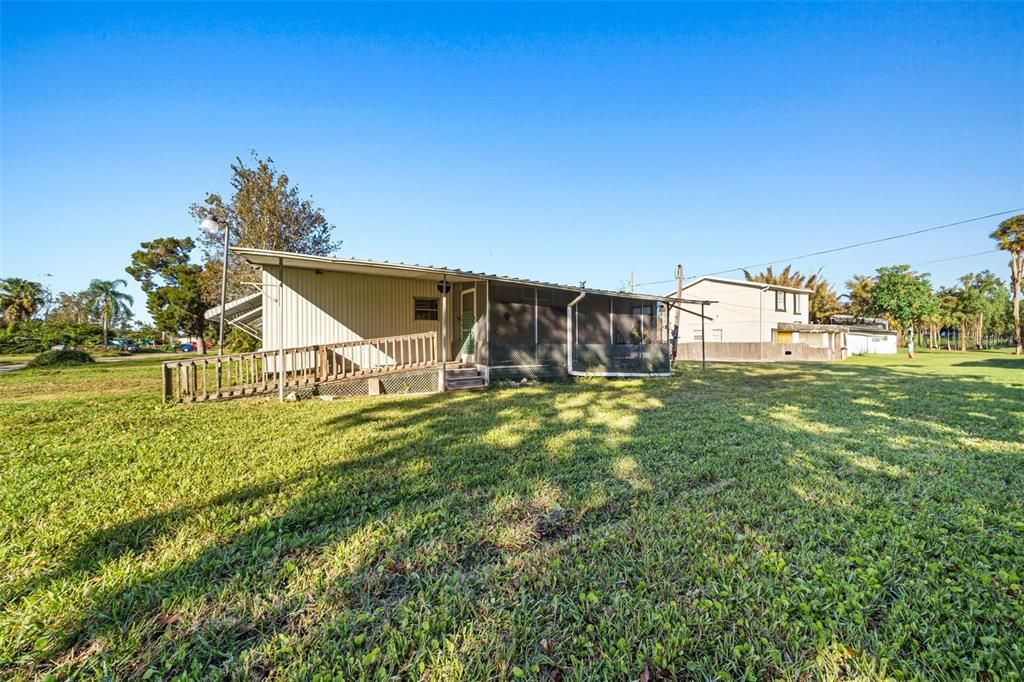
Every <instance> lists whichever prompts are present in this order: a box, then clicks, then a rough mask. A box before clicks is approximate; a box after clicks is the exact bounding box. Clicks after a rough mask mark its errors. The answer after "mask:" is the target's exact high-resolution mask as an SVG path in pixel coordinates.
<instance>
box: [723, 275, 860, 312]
mask: <svg viewBox="0 0 1024 682" xmlns="http://www.w3.org/2000/svg"><path fill="white" fill-rule="evenodd" d="M743 276H744V277H745V278H746V280H747V281H748V282H761V283H762V284H774V285H776V286H781V287H793V288H795V289H810V290H811V295H810V297H809V298H810V305H809V309H808V311H807V312H808V315H809V317H810V320H811V321H812V322H823V321H825V320H827V319H828V318H829V317H831V316H832V315H835V314H836V313H838V312H839V311H840V310H841V309H842V305H841V304H840V303H839V299H838V298H837V297H836V292H834V291H833V290H832V285H831V284H829V283H828V281H827V280H826V279H825V278H824V277H822V276H821V270H818V271H817V272H815V273H814V274H813V275H809V276H808V275H804V274H803V273H801V272H800V271H799V270H793V266H792V265H787V266H786V267H785V268H783V269H782V272H780V273H778V274H776V273H775V272H774V271H773V270H772V266H770V265H769V266H768V267H767V268H766V269H765V270H763V271H762V272H759V273H757V274H756V275H752V274H750V273H749V272H748V271H746V270H744V271H743Z"/></svg>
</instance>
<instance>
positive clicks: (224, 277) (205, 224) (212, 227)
mask: <svg viewBox="0 0 1024 682" xmlns="http://www.w3.org/2000/svg"><path fill="white" fill-rule="evenodd" d="M199 227H201V228H203V230H204V231H205V232H206V233H207V234H210V235H214V234H217V231H218V230H220V229H221V224H220V223H219V222H217V219H216V218H214V217H212V216H208V217H206V218H203V221H202V222H201V223H199ZM230 234H231V228H230V227H228V225H226V224H225V225H224V263H223V264H222V265H221V271H220V332H219V333H218V335H217V355H224V305H225V304H226V303H227V296H228V236H229V235H230Z"/></svg>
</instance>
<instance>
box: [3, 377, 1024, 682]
mask: <svg viewBox="0 0 1024 682" xmlns="http://www.w3.org/2000/svg"><path fill="white" fill-rule="evenodd" d="M1021 398H1022V394H1021V391H1020V390H1019V389H1015V388H1012V387H1007V386H1005V385H1002V384H998V383H993V382H986V381H982V380H980V379H978V380H974V379H967V380H964V379H957V380H952V379H949V378H942V377H939V378H935V377H920V376H906V375H902V374H900V373H899V372H897V371H893V370H889V369H885V368H875V367H847V366H838V365H837V366H833V365H827V366H826V365H821V366H799V367H793V368H764V367H760V366H719V367H716V368H714V369H712V370H709V371H708V372H707V373H696V372H693V371H689V370H685V369H684V370H683V371H682V372H681V373H680V374H677V375H676V376H674V377H672V378H670V379H668V380H665V381H660V380H648V381H619V382H606V381H586V382H580V383H579V384H576V385H545V386H539V387H530V388H523V389H509V390H502V391H491V392H487V393H481V394H474V395H444V396H427V397H421V398H407V399H397V400H395V399H385V400H381V401H379V402H378V401H364V402H360V403H358V404H349V405H345V406H339V409H338V413H337V414H335V415H334V416H331V417H329V418H327V419H325V420H323V421H321V422H320V423H318V424H317V425H315V426H313V428H314V429H317V430H318V433H320V434H322V437H323V439H324V442H327V443H336V442H338V441H337V440H336V439H337V437H338V434H344V437H343V440H342V441H341V442H342V443H343V444H344V446H345V451H344V452H329V453H328V452H321V453H311V460H313V461H319V462H321V463H317V464H311V465H310V466H308V467H306V468H305V469H303V470H301V471H300V472H298V473H296V474H294V475H293V476H290V477H287V478H285V479H282V480H275V481H270V482H267V483H264V484H257V485H249V486H243V487H240V488H239V489H237V490H235V491H232V492H230V493H227V494H224V495H219V496H215V497H213V498H211V499H210V500H208V501H205V502H199V503H195V504H190V505H184V506H182V507H180V508H178V509H174V510H171V511H168V512H162V513H159V514H154V515H151V516H149V517H145V518H142V519H136V520H132V521H130V522H128V523H125V524H122V525H119V526H115V527H112V528H110V529H105V530H102V531H100V532H97V533H96V534H94V535H93V536H91V537H90V538H88V539H86V540H85V541H84V542H83V543H82V545H80V546H79V547H76V548H75V550H74V551H73V552H72V553H71V554H70V556H69V558H68V559H67V561H66V562H65V563H64V564H63V566H60V567H58V568H56V569H54V570H53V571H52V572H51V573H49V574H45V575H40V576H36V577H34V578H33V579H32V581H31V582H29V583H27V584H26V585H23V586H22V589H21V590H19V595H21V597H22V598H26V597H29V598H30V597H32V596H34V595H38V594H42V593H45V592H46V590H47V589H50V588H51V587H52V586H53V585H55V584H60V583H66V582H68V581H91V582H94V583H95V587H94V588H92V589H91V590H90V591H89V592H87V593H84V594H83V597H82V600H81V603H80V605H79V608H78V609H77V610H76V611H75V612H73V613H68V614H66V617H65V618H64V620H63V621H62V627H61V631H60V632H59V633H58V632H55V631H51V632H49V633H48V634H49V635H50V640H49V641H48V642H47V643H45V646H41V647H39V648H38V650H36V648H35V646H34V642H35V641H36V637H37V636H38V635H39V634H40V633H39V632H32V631H31V630H30V629H24V630H21V631H19V633H18V634H19V635H20V636H21V638H20V639H19V640H18V641H17V643H15V644H14V646H13V655H12V656H11V657H10V658H8V659H7V660H8V663H5V664H4V665H5V667H6V669H7V670H8V671H9V672H20V673H24V674H30V675H31V674H36V673H39V672H42V671H45V670H47V669H56V670H58V671H59V672H60V674H72V673H86V674H91V673H98V672H100V671H101V670H106V671H112V672H113V673H115V674H117V675H141V674H142V673H143V672H144V671H146V670H147V669H149V668H150V667H152V668H154V669H158V670H161V671H164V672H169V673H183V672H187V671H189V670H193V671H195V670H202V671H205V672H206V673H207V674H210V675H213V674H218V673H223V674H230V675H241V676H249V677H259V676H265V675H268V674H270V673H271V672H272V671H276V672H277V673H281V672H282V671H287V672H288V673H289V674H293V675H296V676H300V677H301V676H306V675H308V674H309V673H310V672H312V670H314V669H317V666H320V667H323V668H325V669H328V670H335V671H340V672H343V673H345V674H346V675H347V676H350V677H359V676H364V675H365V676H372V675H374V674H375V672H376V670H377V669H378V668H379V667H381V666H384V667H385V668H386V670H387V672H388V673H389V674H391V675H418V674H422V671H420V670H419V668H418V667H417V666H418V665H421V664H423V665H426V666H428V669H430V670H434V671H436V672H437V674H442V673H443V671H445V670H461V674H462V675H463V676H465V677H467V678H478V677H482V676H483V677H494V676H499V677H502V676H507V675H509V674H510V671H511V666H512V664H513V662H523V661H534V662H535V663H536V665H537V666H538V669H539V670H541V671H543V672H546V673H549V674H551V675H554V674H555V672H556V671H560V672H559V673H558V674H563V673H564V674H569V673H570V672H572V673H573V674H576V675H578V676H583V677H587V676H605V677H607V676H609V675H611V676H615V675H617V674H621V675H626V674H627V673H629V674H630V675H632V676H634V677H635V676H637V675H638V674H639V671H640V669H639V668H638V667H636V666H637V665H638V664H637V663H636V660H639V659H635V658H634V657H632V656H629V655H625V653H624V652H625V651H639V652H641V653H643V654H644V657H643V660H646V661H649V662H650V664H651V665H652V667H653V668H654V669H655V670H656V671H659V672H660V673H662V674H665V675H668V676H679V675H681V674H682V675H686V674H688V673H687V670H688V669H687V668H686V667H680V666H682V665H683V663H684V662H685V661H686V660H687V659H688V660H690V661H697V662H698V663H700V665H702V666H704V667H703V668H701V669H700V670H703V671H715V670H728V671H730V672H732V673H743V672H745V671H746V672H750V671H751V670H753V673H754V674H755V675H756V676H772V675H781V674H783V673H789V672H792V671H793V670H794V666H797V667H800V666H803V669H805V670H811V669H815V668H814V666H815V665H817V663H816V662H815V656H816V655H817V654H816V653H815V652H816V651H817V650H819V649H820V645H819V642H820V637H821V632H816V631H814V629H813V628H810V629H808V626H807V625H806V623H814V622H818V623H820V624H823V626H822V627H823V628H824V630H825V632H826V633H827V634H828V635H829V636H831V637H832V638H833V639H834V640H836V641H841V642H844V643H847V644H848V645H849V646H850V647H851V648H854V649H856V651H857V652H858V655H857V656H855V657H851V656H847V658H848V659H849V660H846V661H845V663H844V665H846V666H847V667H848V669H850V670H854V671H856V670H857V668H856V666H865V667H864V668H863V669H867V667H870V666H871V665H878V661H879V660H881V659H882V658H886V657H888V658H892V657H893V656H899V657H902V658H903V659H905V660H906V661H908V662H909V663H910V664H911V668H910V669H911V670H914V669H915V668H914V667H913V666H914V665H916V666H917V668H916V669H919V670H923V669H927V666H929V665H930V666H933V668H932V669H934V670H935V671H938V672H948V671H949V670H958V668H957V664H956V661H955V660H954V659H948V660H946V659H941V658H939V654H934V658H929V657H926V656H925V654H928V655H929V656H931V655H932V651H933V649H935V647H936V645H935V644H930V643H929V642H930V641H931V640H929V639H928V638H929V637H932V636H933V635H934V632H935V631H936V630H941V629H942V627H943V624H942V622H941V621H940V620H937V619H942V618H948V614H946V613H945V612H943V611H941V610H936V615H935V618H933V619H929V618H928V617H927V612H928V609H929V606H928V604H927V603H926V601H927V599H928V598H929V594H930V593H932V592H933V591H934V588H935V586H936V585H938V584H940V583H933V582H931V581H932V578H933V576H932V575H931V573H932V572H934V571H946V573H947V575H953V576H958V575H961V574H962V573H963V571H964V566H965V565H971V564H970V561H971V560H972V558H976V556H975V555H976V554H977V553H979V552H981V553H983V552H989V553H991V547H990V546H989V543H995V544H996V545H998V543H999V542H1002V540H1001V539H1000V538H985V537H980V536H978V535H977V533H972V532H970V531H969V528H970V524H971V523H972V520H976V519H977V518H981V517H984V518H990V519H992V518H996V517H998V514H996V513H995V512H993V511H992V507H993V505H997V504H999V503H1000V502H1002V503H1003V504H1006V503H1008V502H1010V501H1012V499H1013V492H1012V491H1013V490H1019V489H1021V486H1022V485H1024V481H1022V479H1021V474H1022V471H1021V466H1020V461H1019V458H1020V456H1021V453H1020V449H1019V447H1018V444H1019V442H1020V439H1019V436H1020V435H1021V431H1020V429H1021V423H1020V419H1021V412H1020V409H1021V408H1020V405H1021ZM964 406H967V407H970V408H971V409H969V410H968V409H962V408H964ZM282 409H294V410H296V411H301V410H303V409H306V406H303V405H297V406H291V407H289V408H282ZM310 411H311V413H312V412H313V410H312V409H310ZM295 428H309V424H308V423H307V424H301V425H296V427H295ZM225 437H226V438H227V437H230V434H227V433H226V434H225ZM280 437H281V438H284V439H286V438H288V437H289V434H287V433H281V434H280ZM332 447H333V446H332ZM339 458H340V459H339ZM324 460H326V461H324ZM971 469H973V470H977V471H980V472H981V473H982V474H984V475H981V476H974V475H968V474H967V473H965V472H967V471H968V470H971ZM282 495H287V496H289V497H288V498H287V499H284V500H282V499H280V498H281V496H282ZM1011 504H1012V502H1011ZM1018 508H1019V504H1018ZM267 509H269V510H270V511H269V512H267V511H266V510H267ZM936 509H941V510H942V511H943V512H945V518H943V519H938V518H937V517H936V516H935V511H936ZM213 512H219V513H222V514H223V513H225V512H227V518H229V519H230V524H229V530H230V532H229V533H228V534H227V535H226V536H225V537H223V538H221V539H219V540H218V541H216V542H211V543H209V544H207V545H206V546H205V547H203V548H202V549H200V550H199V551H198V552H193V553H191V554H189V555H188V556H187V558H185V559H181V560H178V561H176V562H172V561H168V560H166V558H165V559H164V560H163V561H162V562H159V563H158V564H157V565H158V566H159V568H155V569H149V570H138V572H137V573H135V574H132V575H130V576H123V575H118V574H116V573H114V571H113V569H112V567H114V566H116V565H117V564H118V563H119V562H125V561H127V562H129V563H132V562H136V561H138V560H140V559H145V558H147V557H148V558H150V559H153V558H154V557H153V555H154V554H155V553H157V552H158V548H159V547H160V546H161V543H162V542H165V541H167V540H168V539H169V538H172V537H174V536H176V535H180V534H182V533H187V532H188V529H189V528H190V527H191V525H192V523H193V521H194V519H196V518H198V517H203V516H204V515H209V514H211V513H213ZM997 520H998V519H997ZM999 522H1001V521H999ZM943 534H948V535H949V536H950V537H953V538H958V539H959V540H960V544H959V546H958V547H957V548H955V551H953V553H952V554H948V553H946V548H947V544H946V542H945V540H944V539H943ZM933 547H934V548H941V549H942V551H939V553H938V554H937V555H936V556H931V555H930V554H928V553H929V552H932V551H933ZM935 551H938V550H935ZM1001 551H1002V555H1001V556H1002V558H1001V559H999V562H1001V563H1000V565H1011V564H1012V562H1013V561H1014V560H1015V559H1017V558H1019V556H1017V555H1016V554H1015V552H1019V551H1020V550H1019V547H1017V546H1015V545H1009V546H1003V547H1002V549H1001ZM901 553H902V555H901ZM907 555H909V556H911V560H909V561H908V560H905V559H901V558H900V556H904V557H905V556H907ZM926 558H927V559H928V561H929V562H931V563H934V566H931V564H929V565H928V566H927V567H926V566H925V565H924V564H923V562H924V561H925V559H926ZM558 566H560V568H559V567H558ZM780 566H781V568H780ZM915 567H916V568H918V569H919V570H920V571H921V572H922V576H914V575H913V574H912V570H913V569H914V568H915ZM872 570H874V573H870V571H872ZM819 571H820V572H819ZM833 575H844V576H847V577H846V578H845V579H844V580H841V581H833V580H830V577H831V576H833ZM754 577H756V580H753V578H754ZM977 579H978V578H977V576H975V575H973V574H972V575H971V576H969V577H965V578H963V581H964V582H966V583H967V584H968V585H967V586H968V587H969V589H968V590H967V593H966V595H965V596H964V597H962V600H963V602H964V603H966V602H967V601H968V600H969V599H974V600H979V599H981V600H982V601H983V602H985V603H988V602H989V601H991V599H992V598H993V596H992V595H991V594H988V593H985V592H984V591H983V590H981V588H978V587H977V585H975V582H976V580H977ZM936 580H937V578H936ZM752 584H756V585H758V586H759V589H762V590H767V589H768V588H773V589H774V590H776V591H777V594H772V593H767V594H762V595H761V596H759V597H757V596H750V597H743V595H744V594H745V592H744V590H745V589H749V586H750V585H752ZM979 584H980V583H979ZM908 586H909V587H912V588H916V591H915V590H910V591H909V592H908V589H909V588H908ZM579 594H582V595H583V597H582V599H581V600H579V601H577V599H576V597H577V595H579ZM591 595H593V597H592V596H591ZM609 595H610V596H609ZM780 595H781V596H780ZM605 599H615V600H618V601H617V602H615V603H616V604H617V605H616V607H615V609H613V610H609V609H608V607H604V608H601V606H600V605H601V604H602V603H603V601H604V600H605ZM744 599H750V600H752V601H751V602H750V604H749V605H744V604H745V603H746V602H745V601H744ZM595 600H596V601H595ZM706 603H710V604H711V605H706ZM953 603H954V604H955V605H956V606H958V607H959V606H960V605H961V602H960V601H957V598H955V597H954V598H953ZM20 604H21V600H20V599H16V600H10V601H9V602H5V609H6V610H8V611H10V610H14V611H17V610H18V607H19V605H20ZM715 604H724V605H725V606H714V605H715ZM837 604H841V605H843V606H844V608H848V609H850V611H849V612H848V613H850V614H851V615H850V617H849V618H844V617H841V616H837V614H836V612H835V608H836V605H837ZM26 608H29V606H28V603H26ZM716 608H718V609H724V610H723V611H722V612H721V613H720V614H719V616H718V617H712V618H710V619H709V618H706V617H704V616H700V617H694V616H693V615H692V614H693V613H695V612H696V613H703V611H707V612H708V614H713V613H714V609H716ZM737 609H738V610H737ZM804 609H806V611H805V610H804ZM901 609H904V610H906V609H910V610H911V612H912V613H913V614H914V615H919V616H923V617H921V618H920V622H919V623H918V624H916V625H914V624H910V625H908V622H907V620H906V619H905V618H901V617H899V616H898V615H897V616H896V617H891V614H892V613H894V612H895V613H896V614H900V613H901ZM853 613H860V614H861V620H860V621H856V620H855V619H853V615H852V614H853ZM658 614H668V616H665V618H667V619H662V620H659V618H661V616H659V615H658ZM779 614H784V615H785V619H784V620H781V621H780V620H779V617H780V615H779ZM1009 615H1010V616H1012V615H1013V614H1012V613H1011V614H1009ZM1007 616H1008V614H1007V613H1006V612H1005V611H998V610H996V611H993V613H987V614H985V615H984V616H977V617H976V623H975V629H976V630H977V632H979V633H992V632H996V633H998V632H999V628H1000V622H999V621H998V618H1004V619H1005V618H1006V617H1007ZM520 618H521V619H526V621H525V622H519V621H518V620H517V619H520ZM1005 622H1006V621H1005V620H1003V621H1002V623H1005ZM424 626H428V627H427V628H426V630H424ZM590 628H596V631H592V630H591V629H590ZM929 628H930V629H931V630H930V631H929ZM606 630H607V631H608V632H607V633H606V632H605V631H606ZM730 633H731V634H730ZM978 636H979V637H980V636H982V635H978ZM989 636H992V635H989ZM730 637H737V638H739V639H738V641H737V642H736V644H735V645H734V644H730V643H729V641H728V640H729V638H730ZM361 638H362V639H361ZM603 638H607V639H608V641H604V639H603ZM677 638H678V639H677ZM620 639H621V640H623V641H624V642H625V644H626V650H621V649H620V645H619V643H618V640H620ZM762 640H763V641H767V642H769V645H762V644H759V643H758V642H761V641H762ZM741 641H742V642H754V644H751V645H750V646H751V647H753V649H751V650H749V651H747V650H742V649H741V650H740V651H739V654H737V653H736V649H735V646H738V644H739V642H741ZM446 642H447V643H448V644H445V643H446ZM541 642H546V643H547V644H546V645H542V644H541ZM654 642H663V643H665V644H666V649H667V650H670V651H672V655H671V656H668V655H667V654H665V653H664V652H661V653H659V652H658V651H657V650H655V649H653V648H652V646H653V643H654ZM669 643H671V645H672V646H671V647H669V646H668V644H669ZM965 646H966V645H965ZM979 646H980V644H979ZM374 647H380V648H381V651H382V652H383V653H382V654H378V655H377V657H375V656H374V655H373V654H372V652H373V650H374ZM837 651H839V650H838V649H837ZM842 651H845V649H843V650H842ZM922 652H924V653H922ZM776 653H779V655H782V654H784V655H785V656H784V658H779V659H778V660H776V659H775V655H776ZM957 653H959V654H961V655H962V654H963V653H964V652H953V654H952V655H954V656H955V655H957ZM837 655H838V654H837ZM659 656H661V658H660V659H659ZM759 657H760V658H759ZM623 660H629V661H632V663H630V666H632V669H631V670H621V669H618V668H614V667H608V666H611V665H613V663H615V664H616V665H618V664H623ZM757 660H760V661H761V662H760V663H756V661H757ZM783 660H788V661H790V662H791V663H790V664H788V665H787V664H785V663H783ZM794 662H795V663H794ZM751 665H754V666H755V668H753V669H752V668H750V667H749V666H751ZM303 666H312V668H304V667H303ZM756 666H760V667H756ZM863 669H862V671H863ZM689 674H691V675H696V674H697V672H694V671H692V670H691V671H690V672H689Z"/></svg>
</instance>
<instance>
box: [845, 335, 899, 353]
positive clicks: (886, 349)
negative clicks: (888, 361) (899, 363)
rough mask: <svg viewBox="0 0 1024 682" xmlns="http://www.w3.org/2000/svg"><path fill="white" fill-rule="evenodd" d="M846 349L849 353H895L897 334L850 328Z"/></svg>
mask: <svg viewBox="0 0 1024 682" xmlns="http://www.w3.org/2000/svg"><path fill="white" fill-rule="evenodd" d="M846 351H847V353H848V354H849V355H895V353H896V334H894V333H892V332H887V331H877V332H872V331H859V330H856V331H855V330H850V331H849V332H848V333H847V334H846Z"/></svg>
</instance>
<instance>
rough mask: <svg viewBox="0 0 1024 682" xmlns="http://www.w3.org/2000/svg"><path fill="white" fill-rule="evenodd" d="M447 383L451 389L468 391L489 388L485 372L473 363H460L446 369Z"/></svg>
mask: <svg viewBox="0 0 1024 682" xmlns="http://www.w3.org/2000/svg"><path fill="white" fill-rule="evenodd" d="M445 383H446V384H447V385H448V390H449V391H468V390H472V389H481V388H487V382H486V381H484V376H483V374H481V373H480V370H478V369H477V368H476V367H475V366H473V365H459V366H457V367H449V368H448V369H446V370H445Z"/></svg>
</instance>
